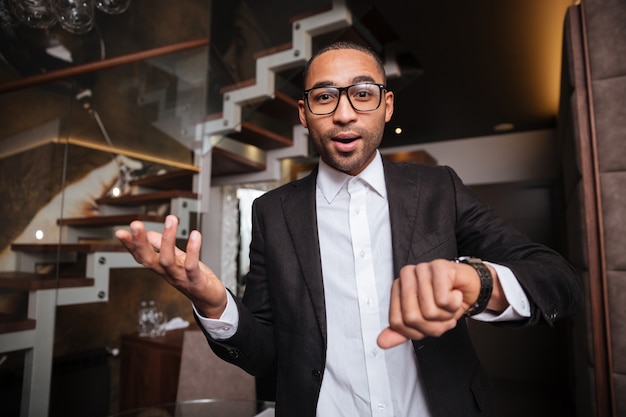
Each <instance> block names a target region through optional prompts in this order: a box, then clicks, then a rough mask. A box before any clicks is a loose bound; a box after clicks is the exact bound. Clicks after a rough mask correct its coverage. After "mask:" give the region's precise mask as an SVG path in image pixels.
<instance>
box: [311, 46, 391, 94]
mask: <svg viewBox="0 0 626 417" xmlns="http://www.w3.org/2000/svg"><path fill="white" fill-rule="evenodd" d="M342 49H354V50H356V51H361V52H364V53H366V54H368V55H369V56H371V57H372V58H373V59H374V61H375V62H376V66H377V67H378V69H379V70H380V72H381V74H383V84H386V83H387V74H385V65H384V64H383V61H382V59H381V58H380V56H379V55H378V54H377V53H376V52H375V51H374V50H373V49H372V48H370V47H369V46H366V45H363V44H360V43H356V42H353V41H337V42H333V43H331V44H328V45H326V46H324V47H323V48H321V49H319V50H318V51H317V52H315V53H314V54H313V56H312V57H311V59H309V61H308V62H307V63H306V65H305V66H304V70H303V71H302V82H303V83H305V84H306V79H307V77H308V76H309V70H310V68H311V64H312V63H313V61H314V60H315V58H317V57H318V56H320V55H322V54H323V53H325V52H328V51H337V50H342Z"/></svg>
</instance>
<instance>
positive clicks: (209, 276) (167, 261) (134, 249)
mask: <svg viewBox="0 0 626 417" xmlns="http://www.w3.org/2000/svg"><path fill="white" fill-rule="evenodd" d="M177 227H178V219H177V218H176V216H172V215H169V216H167V217H166V218H165V224H164V228H163V234H161V233H157V232H146V229H145V226H144V224H143V223H142V222H140V221H134V222H132V223H131V224H130V231H128V230H124V229H120V230H117V231H116V232H115V236H116V237H117V238H118V239H119V240H120V241H121V242H122V244H123V245H124V247H126V249H127V250H128V251H129V252H130V254H131V255H132V256H133V258H135V260H136V261H137V262H138V263H140V264H141V265H143V266H145V267H146V268H149V269H151V270H153V271H155V272H156V273H157V274H159V275H161V276H162V277H163V278H164V279H165V280H166V281H167V282H168V283H169V284H170V285H172V286H173V287H174V288H176V289H177V290H179V291H180V292H181V293H183V294H184V295H185V296H186V297H187V298H189V300H191V302H192V303H193V304H194V306H195V307H196V309H197V310H198V311H199V312H200V313H202V314H203V315H204V316H205V317H209V318H219V317H220V316H221V315H222V313H223V312H224V309H225V308H226V300H227V298H226V289H225V288H224V285H223V284H222V282H221V281H220V280H219V278H218V277H217V276H216V275H215V274H214V273H213V271H211V269H210V268H209V267H208V266H206V265H204V264H203V263H202V262H200V247H201V246H202V236H201V234H200V232H198V231H197V230H194V231H192V232H191V233H190V235H189V241H188V242H187V248H186V250H187V252H186V253H185V252H183V251H182V250H180V249H179V248H177V247H176V228H177Z"/></svg>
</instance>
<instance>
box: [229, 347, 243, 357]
mask: <svg viewBox="0 0 626 417" xmlns="http://www.w3.org/2000/svg"><path fill="white" fill-rule="evenodd" d="M228 356H230V357H231V358H233V359H238V358H239V356H240V355H239V351H237V350H235V349H231V350H229V351H228Z"/></svg>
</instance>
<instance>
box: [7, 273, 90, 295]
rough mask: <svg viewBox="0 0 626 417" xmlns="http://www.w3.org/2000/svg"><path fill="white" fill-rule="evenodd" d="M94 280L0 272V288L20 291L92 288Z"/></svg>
mask: <svg viewBox="0 0 626 417" xmlns="http://www.w3.org/2000/svg"><path fill="white" fill-rule="evenodd" d="M93 285H94V279H93V278H85V277H56V276H54V275H43V274H37V273H34V272H13V271H2V272H0V288H7V289H13V290H20V291H36V290H50V289H54V288H77V287H93Z"/></svg>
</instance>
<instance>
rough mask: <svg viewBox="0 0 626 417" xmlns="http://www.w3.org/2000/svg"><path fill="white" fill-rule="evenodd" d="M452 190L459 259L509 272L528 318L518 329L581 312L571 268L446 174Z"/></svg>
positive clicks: (579, 290) (577, 280)
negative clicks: (528, 310)
mask: <svg viewBox="0 0 626 417" xmlns="http://www.w3.org/2000/svg"><path fill="white" fill-rule="evenodd" d="M447 171H448V173H449V176H450V180H451V181H452V184H453V187H454V195H455V213H456V218H455V228H456V239H457V245H458V252H459V255H469V256H476V257H479V258H481V259H483V260H485V261H490V262H493V263H497V264H501V265H504V266H507V267H508V268H510V269H511V271H512V272H513V273H514V274H515V277H516V278H517V280H518V281H519V283H520V284H521V286H522V288H523V289H524V291H525V292H526V294H527V296H528V298H529V300H530V303H531V317H530V318H529V319H528V320H526V321H522V322H521V324H535V323H537V322H540V321H542V320H543V321H545V322H547V323H549V324H552V323H553V322H554V321H555V320H557V319H559V318H561V317H565V316H570V315H572V314H574V313H576V312H577V311H578V310H579V309H580V307H581V306H582V294H583V292H582V284H581V281H580V278H579V276H578V275H577V273H576V271H575V270H574V268H573V267H572V266H571V265H570V264H569V263H568V262H567V261H566V260H565V259H564V258H563V257H562V256H561V255H560V254H559V253H557V252H556V251H554V250H552V249H550V248H548V247H546V246H544V245H541V244H538V243H534V242H532V241H531V240H530V239H529V238H528V237H526V236H525V235H524V234H522V233H520V232H519V231H517V230H516V229H514V228H512V227H510V226H509V225H508V224H506V222H505V221H504V220H503V219H501V218H500V217H498V216H497V215H495V213H494V212H493V210H492V209H491V208H489V207H488V206H486V205H485V204H483V203H482V202H481V201H479V199H478V198H477V197H476V196H475V194H474V193H473V192H472V191H471V190H470V189H469V188H468V187H466V186H465V185H463V184H462V182H461V180H460V178H459V177H458V176H457V175H456V173H455V172H454V171H453V170H452V169H450V168H448V169H447Z"/></svg>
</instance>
